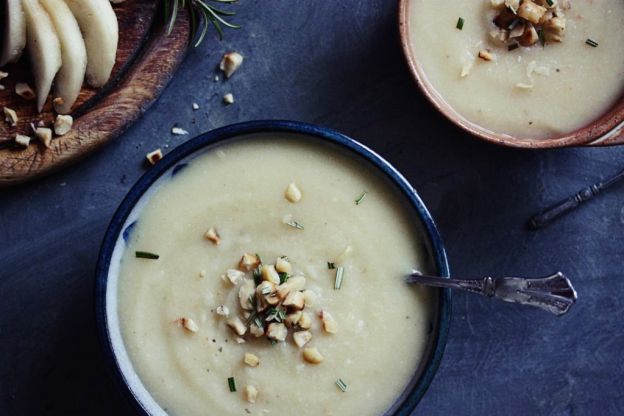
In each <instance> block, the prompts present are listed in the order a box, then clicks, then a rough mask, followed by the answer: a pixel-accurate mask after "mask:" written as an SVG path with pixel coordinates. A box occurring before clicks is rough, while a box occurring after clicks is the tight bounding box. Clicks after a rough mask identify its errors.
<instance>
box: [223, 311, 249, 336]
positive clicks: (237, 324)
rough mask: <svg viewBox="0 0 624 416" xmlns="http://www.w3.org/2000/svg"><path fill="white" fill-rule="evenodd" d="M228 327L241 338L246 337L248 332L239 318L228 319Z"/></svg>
mask: <svg viewBox="0 0 624 416" xmlns="http://www.w3.org/2000/svg"><path fill="white" fill-rule="evenodd" d="M227 325H228V326H229V327H230V328H232V330H233V331H234V332H236V333H237V334H238V335H240V336H241V337H242V336H243V335H245V332H247V327H246V326H245V324H244V323H243V321H241V319H240V318H239V317H238V316H235V317H233V318H230V319H228V320H227Z"/></svg>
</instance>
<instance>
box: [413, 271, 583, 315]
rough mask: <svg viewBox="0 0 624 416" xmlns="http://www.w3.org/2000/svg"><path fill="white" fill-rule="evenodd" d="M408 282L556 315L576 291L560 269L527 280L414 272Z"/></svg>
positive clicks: (569, 303)
mask: <svg viewBox="0 0 624 416" xmlns="http://www.w3.org/2000/svg"><path fill="white" fill-rule="evenodd" d="M407 282H408V283H420V284H424V285H427V286H435V287H444V288H450V289H460V290H465V291H467V292H472V293H478V294H480V295H484V296H487V297H496V298H499V299H502V300H504V301H506V302H513V303H520V304H522V305H529V306H536V307H538V308H541V309H544V310H546V311H548V312H551V313H554V314H555V315H557V316H560V315H563V314H565V313H566V312H568V310H569V309H570V307H571V306H572V305H573V304H574V302H576V299H577V294H576V290H574V287H573V286H572V283H571V282H570V280H569V279H568V278H567V277H566V276H565V275H564V274H563V273H561V272H557V273H555V274H553V275H551V276H547V277H542V278H537V279H530V278H525V277H484V278H482V279H447V278H444V277H435V276H424V275H420V274H418V273H415V274H412V275H410V276H408V277H407Z"/></svg>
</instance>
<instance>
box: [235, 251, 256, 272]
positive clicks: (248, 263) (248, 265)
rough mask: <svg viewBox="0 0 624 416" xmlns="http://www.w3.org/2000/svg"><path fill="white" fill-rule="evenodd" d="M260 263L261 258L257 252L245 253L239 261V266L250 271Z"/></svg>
mask: <svg viewBox="0 0 624 416" xmlns="http://www.w3.org/2000/svg"><path fill="white" fill-rule="evenodd" d="M259 265H260V259H259V258H258V256H257V255H256V254H250V253H245V254H243V257H241V259H240V261H239V262H238V268H239V269H241V270H243V271H246V272H250V271H252V270H253V269H255V268H256V267H258V266H259Z"/></svg>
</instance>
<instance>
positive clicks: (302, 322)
mask: <svg viewBox="0 0 624 416" xmlns="http://www.w3.org/2000/svg"><path fill="white" fill-rule="evenodd" d="M297 325H299V328H301V329H310V328H311V327H312V317H311V316H310V314H309V313H307V312H303V313H302V314H301V318H299V321H297Z"/></svg>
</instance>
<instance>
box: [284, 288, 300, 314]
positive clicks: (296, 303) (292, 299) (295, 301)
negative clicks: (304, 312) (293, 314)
mask: <svg viewBox="0 0 624 416" xmlns="http://www.w3.org/2000/svg"><path fill="white" fill-rule="evenodd" d="M282 305H284V306H285V307H287V308H290V309H295V310H301V309H303V306H304V305H305V299H304V298H303V293H301V292H299V291H293V292H290V293H289V294H288V296H286V299H284V302H283V303H282Z"/></svg>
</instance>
